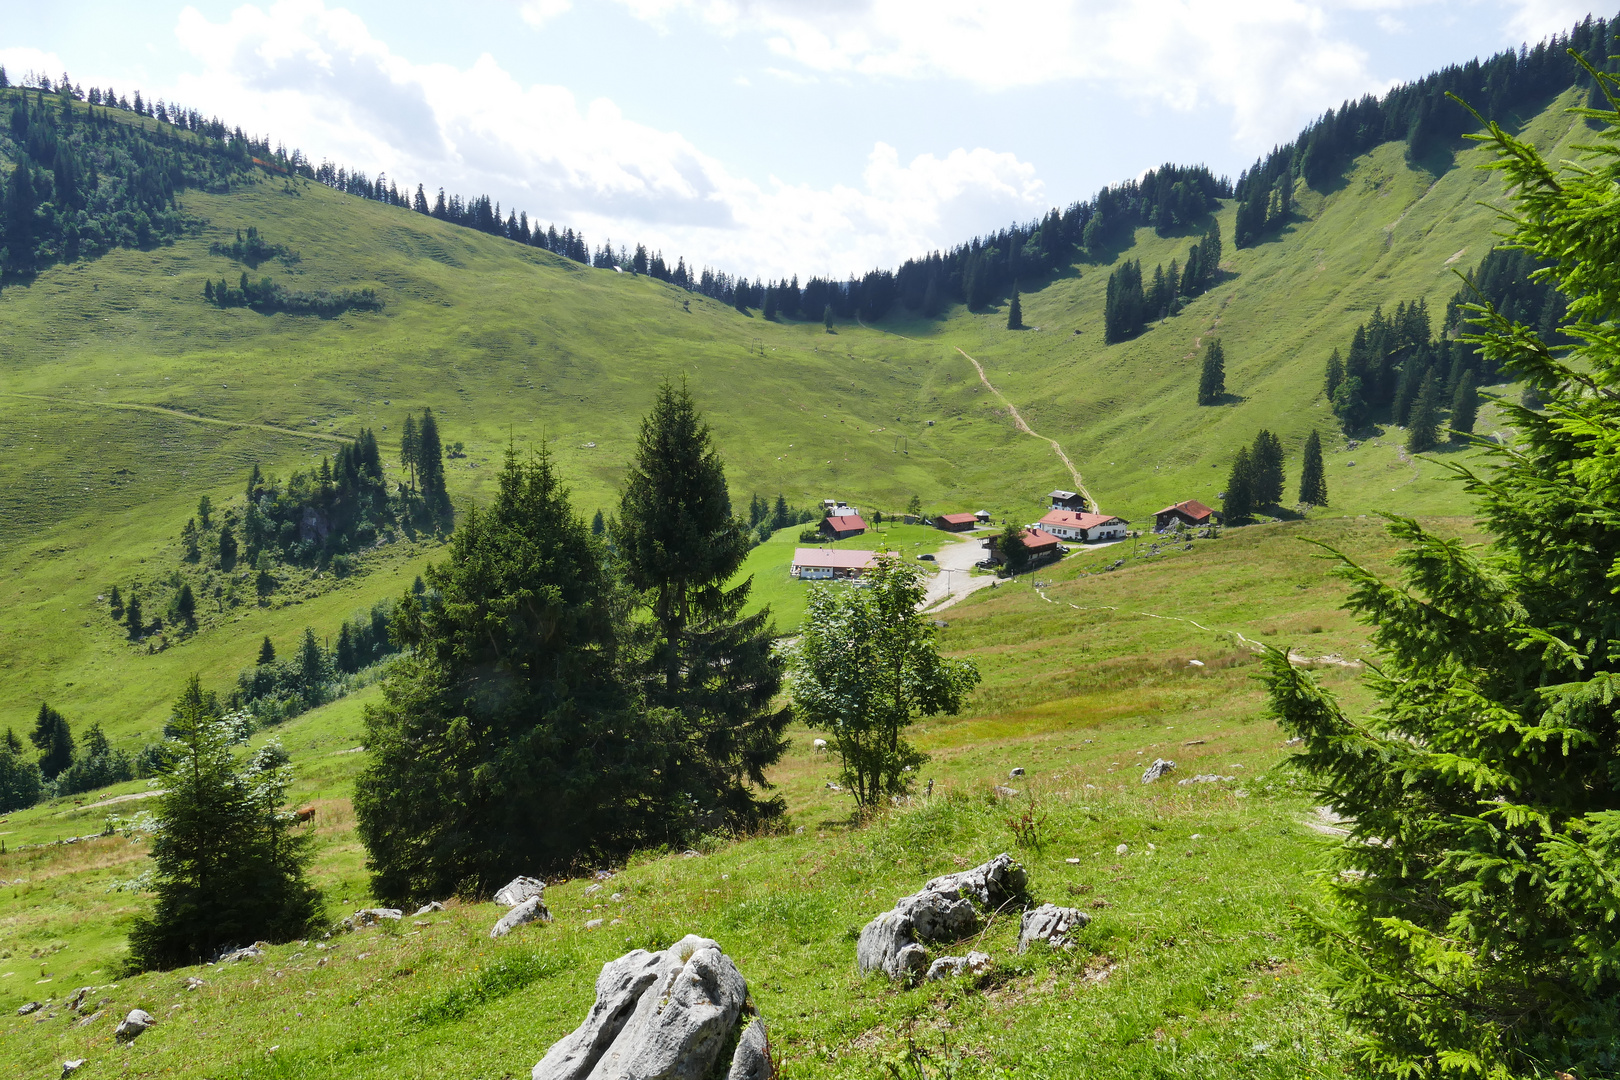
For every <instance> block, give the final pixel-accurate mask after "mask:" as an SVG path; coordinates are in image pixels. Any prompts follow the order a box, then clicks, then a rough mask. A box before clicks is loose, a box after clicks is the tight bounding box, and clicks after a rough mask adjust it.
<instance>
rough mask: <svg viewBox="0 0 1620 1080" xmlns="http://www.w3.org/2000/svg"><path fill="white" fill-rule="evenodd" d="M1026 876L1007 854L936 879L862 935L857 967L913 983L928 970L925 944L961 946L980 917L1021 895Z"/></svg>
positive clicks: (858, 943) (877, 919)
mask: <svg viewBox="0 0 1620 1080" xmlns="http://www.w3.org/2000/svg"><path fill="white" fill-rule="evenodd" d="M1028 880H1029V879H1028V876H1027V875H1026V874H1025V872H1024V868H1023V867H1022V866H1020V865H1018V863H1017V862H1015V861H1014V860H1013V857H1012V856H1011V855H1008V854H1005V853H1003V854H1001V855H997V856H996V857H995V858H994V859H991V860H990V861H989V862H986V863H983V864H981V865H979V866H976V867H974V868H973V869H971V870H963V871H960V872H959V873H955V874H945V875H942V876H940V877H937V878H934V879H932V880H931V881H929V882H928V883H927V884H926V885H924V886H923V887H922V888H921V889H920V890H918V891H917V892H915V893H912V894H911V895H910V896H903V897H901V898H900V899H899V900H898V901H896V902H895V905H894V907H893V908H891V909H890V910H888V911H886V912H884V913H883V914H882V915H879V916H878V917H877V918H875V919H873V920H872V921H871V922H869V923H867V924H866V926H865V927H864V928H863V929H862V930H861V936H860V940H859V941H857V942H856V945H855V962H856V964H857V966H858V967H859V968H860V970H861V971H862V972H876V971H881V972H883V973H884V974H885V975H887V976H889V978H891V979H908V980H909V979H913V978H916V977H917V976H920V975H923V974H924V973H926V972H927V971H928V970H929V963H928V951H927V949H926V947H925V946H926V945H928V944H932V943H937V942H946V941H959V940H961V939H962V938H964V937H966V936H967V935H968V934H971V933H973V932H974V931H975V930H977V929H978V928H979V913H980V911H981V910H983V911H985V912H989V911H994V910H996V909H998V908H1000V907H1002V906H1004V905H1006V904H1008V903H1012V902H1014V901H1016V900H1017V899H1018V898H1019V897H1021V896H1023V894H1024V890H1025V887H1026V885H1027V884H1028Z"/></svg>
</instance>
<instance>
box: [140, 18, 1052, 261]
mask: <svg viewBox="0 0 1620 1080" xmlns="http://www.w3.org/2000/svg"><path fill="white" fill-rule="evenodd" d="M650 2H656V0H650ZM176 32H177V35H178V37H179V40H180V42H181V44H182V46H183V47H184V48H185V49H186V50H187V51H188V52H189V53H191V55H192V56H193V57H194V58H195V59H196V60H197V62H198V63H199V64H200V66H201V70H200V72H199V73H197V74H193V75H189V76H186V77H184V78H182V79H180V80H179V81H178V82H177V84H176V85H175V86H174V87H173V88H172V90H170V89H167V88H155V89H161V90H162V92H163V93H164V95H165V96H168V97H171V98H178V99H179V100H183V101H193V102H206V103H207V104H208V107H209V110H210V111H211V112H212V111H217V112H218V113H219V114H220V115H221V116H227V117H230V118H231V120H232V122H233V123H234V122H240V123H241V124H242V126H243V127H244V128H245V129H247V130H249V131H255V132H263V133H268V134H270V135H272V136H274V137H276V138H281V139H285V140H286V141H287V142H288V144H289V145H296V146H299V147H300V148H302V149H303V150H304V151H305V152H306V153H308V154H311V155H312V156H314V157H316V158H317V159H319V158H321V157H330V158H331V159H333V160H335V161H338V162H340V163H343V164H346V165H348V166H350V167H354V168H360V169H363V170H365V171H367V172H369V173H371V174H373V175H375V174H376V173H377V172H379V171H386V172H387V173H388V174H389V175H390V176H391V177H393V178H395V179H396V181H399V182H401V183H408V184H411V185H414V184H415V183H416V182H417V181H418V180H422V181H425V182H430V183H432V184H434V185H438V184H443V185H444V187H445V188H446V189H447V190H449V191H451V192H459V193H461V194H464V195H473V194H479V193H487V194H489V195H490V196H491V197H492V198H495V199H498V200H500V201H501V202H502V203H503V204H504V206H506V207H508V208H511V207H521V208H524V209H526V210H528V211H529V213H530V214H531V215H532V216H534V217H537V218H539V219H541V220H543V221H555V222H556V223H557V224H558V225H559V227H561V226H563V225H572V226H574V227H575V228H583V229H584V231H585V232H586V235H587V237H588V238H589V239H590V240H591V241H592V242H593V243H600V242H601V241H602V240H604V239H607V238H608V237H612V238H613V240H614V241H615V243H618V242H630V243H634V242H636V241H638V240H640V241H643V242H646V243H648V244H649V245H651V246H654V247H658V248H661V249H662V250H663V251H664V253H665V255H666V256H668V257H669V258H671V259H673V258H674V257H675V256H677V255H685V256H686V257H687V258H688V259H689V260H694V261H696V262H698V263H708V264H710V265H714V266H717V267H719V268H722V269H726V270H729V271H732V272H741V273H745V274H748V275H749V276H758V275H761V274H769V275H775V274H782V273H786V272H798V273H800V274H805V273H818V272H819V273H833V274H838V275H843V274H845V273H848V272H851V271H858V270H864V269H867V268H870V267H872V266H879V265H883V266H892V265H895V264H896V263H898V262H899V261H900V260H902V259H903V258H905V257H907V256H910V255H915V254H918V253H921V252H923V251H926V250H928V249H930V248H933V247H939V246H943V245H945V244H948V243H951V242H955V241H958V240H960V239H962V238H963V237H964V236H967V235H970V234H972V233H974V232H978V231H982V230H983V229H984V228H986V227H987V225H988V224H989V223H995V224H1001V223H1004V222H1006V221H1009V220H1012V219H1014V218H1025V217H1029V216H1031V215H1033V214H1036V213H1039V212H1040V211H1042V210H1044V209H1045V206H1046V202H1045V197H1044V192H1043V190H1042V187H1041V183H1040V181H1039V179H1038V178H1037V177H1036V176H1035V172H1034V168H1033V166H1031V165H1029V164H1027V163H1025V162H1021V161H1019V160H1018V159H1017V158H1016V157H1014V156H1013V155H1011V154H1007V153H996V152H992V151H990V150H986V149H975V150H966V149H957V150H953V151H951V152H950V153H948V154H945V155H944V156H943V157H936V156H934V155H931V154H923V155H921V156H918V157H916V158H914V159H913V160H911V161H910V162H909V163H906V164H902V163H901V162H900V160H899V155H898V154H897V153H896V151H895V150H894V149H893V148H892V147H889V146H886V145H883V144H881V143H880V144H878V145H877V146H876V147H874V149H873V151H872V154H871V156H870V158H869V160H868V163H867V167H866V170H865V173H864V176H863V178H862V184H861V186H860V187H859V188H856V187H849V186H834V187H832V188H830V189H819V188H812V187H809V186H806V185H797V184H792V183H784V182H780V181H777V180H774V179H773V180H772V181H770V183H769V184H767V185H765V186H761V185H759V184H757V183H755V182H753V181H751V180H749V179H747V178H746V177H742V176H739V175H736V174H735V173H734V172H733V171H731V170H729V169H728V168H727V167H726V166H725V165H723V164H722V163H721V162H719V161H717V160H715V159H714V158H713V157H711V156H709V155H707V154H705V153H703V152H702V151H701V150H700V149H699V148H698V147H697V146H695V145H693V144H692V143H691V142H690V141H689V140H687V139H686V138H685V137H684V136H682V135H681V134H680V133H678V132H673V131H661V130H658V129H655V128H653V127H650V126H648V125H645V124H641V123H638V122H636V121H635V120H633V119H631V118H629V117H626V116H625V115H624V113H623V112H622V111H621V110H620V108H619V107H618V106H617V105H616V104H615V103H614V102H612V101H611V100H608V99H605V98H604V99H597V100H594V101H590V102H584V103H582V102H580V101H578V100H577V99H576V98H575V96H574V95H573V94H572V93H571V92H569V91H568V90H567V89H564V88H562V87H557V86H545V85H538V84H537V85H527V86H526V85H522V84H520V83H519V82H518V81H517V80H516V79H514V78H513V77H512V76H511V75H510V74H509V73H508V72H507V71H505V70H504V69H503V68H502V67H501V66H500V65H499V64H498V63H497V62H496V61H495V60H494V59H493V58H492V57H490V56H489V55H487V54H486V55H483V56H480V57H479V58H478V59H477V60H476V61H475V62H473V64H472V65H471V66H470V67H467V68H458V67H455V66H452V65H448V64H415V63H412V62H411V61H409V60H407V59H405V58H403V57H401V56H399V55H397V54H396V53H394V52H393V51H392V50H391V49H390V48H389V47H388V45H387V44H386V43H384V42H383V41H382V40H380V39H379V38H377V37H375V36H373V34H372V33H371V31H370V30H369V29H368V27H367V26H366V24H365V23H364V22H363V21H362V20H361V19H360V18H359V17H358V16H356V15H354V14H352V13H350V12H348V11H345V10H342V9H337V8H327V7H326V6H325V5H324V3H323V2H322V0H276V2H275V3H273V4H271V5H269V6H268V7H267V8H261V7H258V6H254V5H251V4H248V5H244V6H241V7H238V8H236V9H235V10H234V11H232V12H231V13H230V15H229V16H228V17H226V18H225V19H224V20H223V21H221V22H212V21H210V20H209V19H207V18H206V17H205V16H203V15H202V14H200V13H199V12H198V11H196V10H195V9H192V8H187V9H186V10H185V11H184V12H183V13H182V14H181V17H180V20H179V25H178V27H177V31H176Z"/></svg>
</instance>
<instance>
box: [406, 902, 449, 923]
mask: <svg viewBox="0 0 1620 1080" xmlns="http://www.w3.org/2000/svg"><path fill="white" fill-rule="evenodd" d="M443 910H444V905H443V904H441V903H439V902H438V901H437V900H429V901H428V902H427V903H425V904H423V905H422V906H421V907H419V908H417V909H416V910H415V911H413V912H411V917H412V918H413V919H415V918H420V917H421V916H423V915H431V914H433V913H434V912H435V911H443Z"/></svg>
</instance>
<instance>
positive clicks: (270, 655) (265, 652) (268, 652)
mask: <svg viewBox="0 0 1620 1080" xmlns="http://www.w3.org/2000/svg"><path fill="white" fill-rule="evenodd" d="M275 662H276V647H275V646H274V645H272V644H270V635H269V634H266V635H264V641H262V642H260V644H259V659H258V665H259V666H260V667H263V666H264V665H266V664H273V663H275Z"/></svg>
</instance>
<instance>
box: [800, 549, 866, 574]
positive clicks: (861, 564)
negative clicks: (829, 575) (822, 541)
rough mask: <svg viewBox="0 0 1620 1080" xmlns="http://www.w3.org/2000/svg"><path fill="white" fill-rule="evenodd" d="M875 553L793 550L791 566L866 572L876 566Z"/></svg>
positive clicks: (841, 550)
mask: <svg viewBox="0 0 1620 1080" xmlns="http://www.w3.org/2000/svg"><path fill="white" fill-rule="evenodd" d="M877 560H878V555H877V552H875V551H851V550H850V549H848V548H794V549H793V565H794V566H808V567H814V568H816V569H818V570H822V569H829V570H868V569H871V568H872V567H873V566H876V565H877Z"/></svg>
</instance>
